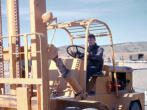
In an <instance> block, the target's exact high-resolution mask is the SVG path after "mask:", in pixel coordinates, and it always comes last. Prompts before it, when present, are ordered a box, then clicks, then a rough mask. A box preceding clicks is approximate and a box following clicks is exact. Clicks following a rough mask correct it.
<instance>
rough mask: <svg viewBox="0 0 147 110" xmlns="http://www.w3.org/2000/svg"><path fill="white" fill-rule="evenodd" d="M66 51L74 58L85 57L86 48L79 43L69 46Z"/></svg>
mask: <svg viewBox="0 0 147 110" xmlns="http://www.w3.org/2000/svg"><path fill="white" fill-rule="evenodd" d="M66 51H67V53H68V55H70V56H71V57H73V58H83V57H84V51H85V48H84V47H82V46H78V45H70V46H68V47H67V49H66Z"/></svg>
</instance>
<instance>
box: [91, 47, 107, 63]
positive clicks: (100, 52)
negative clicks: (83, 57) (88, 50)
mask: <svg viewBox="0 0 147 110" xmlns="http://www.w3.org/2000/svg"><path fill="white" fill-rule="evenodd" d="M103 52H104V49H103V48H101V47H100V48H98V51H97V54H90V58H91V59H92V60H98V61H101V60H102V58H103Z"/></svg>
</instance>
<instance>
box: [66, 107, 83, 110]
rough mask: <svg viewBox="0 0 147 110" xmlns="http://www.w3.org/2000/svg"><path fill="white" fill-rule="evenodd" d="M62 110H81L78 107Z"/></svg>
mask: <svg viewBox="0 0 147 110" xmlns="http://www.w3.org/2000/svg"><path fill="white" fill-rule="evenodd" d="M64 110H82V109H80V108H79V107H66V108H65V109H64Z"/></svg>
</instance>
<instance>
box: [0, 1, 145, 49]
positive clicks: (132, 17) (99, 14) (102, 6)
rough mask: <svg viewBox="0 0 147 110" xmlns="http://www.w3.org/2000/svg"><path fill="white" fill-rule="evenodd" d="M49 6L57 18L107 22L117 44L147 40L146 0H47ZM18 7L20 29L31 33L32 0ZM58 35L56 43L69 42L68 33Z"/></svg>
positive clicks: (2, 3) (4, 19)
mask: <svg viewBox="0 0 147 110" xmlns="http://www.w3.org/2000/svg"><path fill="white" fill-rule="evenodd" d="M1 5H2V20H3V35H5V36H6V35H7V22H6V21H7V17H6V14H7V12H6V11H7V10H6V0H1ZM46 7H47V9H46V10H47V11H51V12H52V13H53V15H54V16H55V17H57V18H58V22H63V21H70V20H78V19H87V18H96V19H99V20H101V21H103V22H105V23H107V24H108V26H109V27H110V29H111V32H112V36H113V42H114V43H115V44H116V43H124V42H138V41H147V0H46ZM19 11H20V33H29V32H30V21H29V20H30V18H29V0H19ZM49 34H50V33H49ZM50 36H51V34H50V35H48V37H49V38H50ZM56 36H57V37H56V39H55V41H54V43H55V44H56V45H57V46H62V45H69V39H67V37H63V36H66V33H64V32H61V30H59V31H57V33H56ZM58 36H61V37H58ZM56 40H58V41H56Z"/></svg>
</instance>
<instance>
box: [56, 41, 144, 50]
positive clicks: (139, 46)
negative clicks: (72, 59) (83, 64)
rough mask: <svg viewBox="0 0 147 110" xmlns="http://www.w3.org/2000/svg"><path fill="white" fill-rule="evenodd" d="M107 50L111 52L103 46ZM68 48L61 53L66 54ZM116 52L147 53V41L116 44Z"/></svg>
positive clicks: (64, 47)
mask: <svg viewBox="0 0 147 110" xmlns="http://www.w3.org/2000/svg"><path fill="white" fill-rule="evenodd" d="M102 47H103V48H104V50H105V52H106V53H107V52H110V46H108V45H103V46H102ZM66 48H67V46H62V47H59V48H58V49H59V52H61V53H62V52H63V53H65V52H66ZM114 50H115V52H116V53H118V52H121V53H122V52H125V53H127V52H129V53H130V52H147V41H146V42H127V43H119V44H114Z"/></svg>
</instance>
